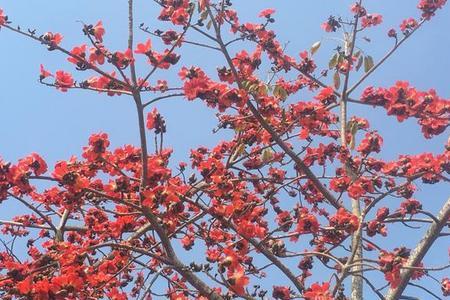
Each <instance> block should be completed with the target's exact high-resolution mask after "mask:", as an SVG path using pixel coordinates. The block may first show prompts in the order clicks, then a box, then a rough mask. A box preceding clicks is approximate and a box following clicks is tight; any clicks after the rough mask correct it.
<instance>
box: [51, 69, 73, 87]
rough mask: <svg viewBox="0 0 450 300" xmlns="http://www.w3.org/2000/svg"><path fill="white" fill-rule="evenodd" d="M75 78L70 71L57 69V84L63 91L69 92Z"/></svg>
mask: <svg viewBox="0 0 450 300" xmlns="http://www.w3.org/2000/svg"><path fill="white" fill-rule="evenodd" d="M73 84H74V80H73V77H72V75H71V74H70V73H67V72H64V71H61V70H59V71H56V77H55V85H56V88H57V89H58V90H60V91H62V92H67V89H68V88H71V87H73Z"/></svg>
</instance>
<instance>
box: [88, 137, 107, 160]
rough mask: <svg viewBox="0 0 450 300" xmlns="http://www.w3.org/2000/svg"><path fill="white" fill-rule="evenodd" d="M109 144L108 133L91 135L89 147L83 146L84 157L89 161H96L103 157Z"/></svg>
mask: <svg viewBox="0 0 450 300" xmlns="http://www.w3.org/2000/svg"><path fill="white" fill-rule="evenodd" d="M108 146H109V140H108V135H107V134H106V133H97V134H93V135H91V136H90V137H89V147H84V148H83V150H84V151H83V157H84V158H85V159H87V160H88V161H95V160H96V159H98V158H99V157H101V156H102V155H103V154H104V153H105V152H106V148H108Z"/></svg>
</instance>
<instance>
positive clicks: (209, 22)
mask: <svg viewBox="0 0 450 300" xmlns="http://www.w3.org/2000/svg"><path fill="white" fill-rule="evenodd" d="M211 26H212V21H211V20H209V21H208V23H207V24H206V29H208V30H210V29H211Z"/></svg>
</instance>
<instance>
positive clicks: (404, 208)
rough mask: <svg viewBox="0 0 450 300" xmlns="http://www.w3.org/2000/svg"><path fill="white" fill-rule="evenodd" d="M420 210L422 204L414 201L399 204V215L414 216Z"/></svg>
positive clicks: (409, 200)
mask: <svg viewBox="0 0 450 300" xmlns="http://www.w3.org/2000/svg"><path fill="white" fill-rule="evenodd" d="M421 209H422V203H420V202H419V201H417V200H416V199H408V200H406V201H403V202H402V203H401V204H400V209H399V211H400V213H401V214H402V215H403V216H404V215H406V214H410V215H415V214H417V213H418V212H419V210H421Z"/></svg>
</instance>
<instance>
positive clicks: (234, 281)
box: [228, 266, 250, 295]
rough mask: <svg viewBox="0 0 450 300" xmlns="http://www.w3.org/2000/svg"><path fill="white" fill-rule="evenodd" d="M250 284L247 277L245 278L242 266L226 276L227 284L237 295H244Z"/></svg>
mask: <svg viewBox="0 0 450 300" xmlns="http://www.w3.org/2000/svg"><path fill="white" fill-rule="evenodd" d="M249 282H250V280H249V278H248V276H245V269H244V267H242V266H238V267H237V268H236V269H235V270H234V272H232V273H231V274H230V275H229V276H228V283H229V284H230V286H231V288H232V289H233V291H234V292H235V293H236V294H238V295H243V294H245V289H244V288H245V287H246V286H247V285H248V283H249Z"/></svg>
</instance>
